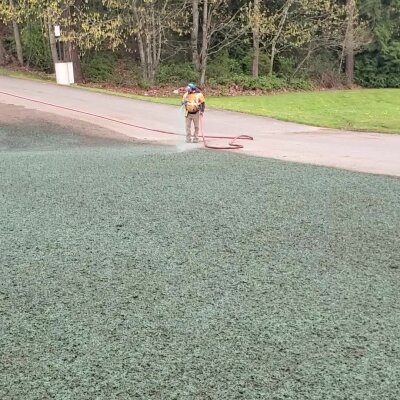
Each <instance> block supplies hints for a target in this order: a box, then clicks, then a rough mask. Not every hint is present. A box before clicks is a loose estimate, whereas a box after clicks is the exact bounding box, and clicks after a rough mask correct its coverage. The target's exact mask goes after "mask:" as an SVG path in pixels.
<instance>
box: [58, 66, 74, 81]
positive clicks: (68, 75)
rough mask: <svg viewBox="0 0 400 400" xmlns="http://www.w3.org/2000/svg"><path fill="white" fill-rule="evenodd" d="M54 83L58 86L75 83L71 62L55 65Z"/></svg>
mask: <svg viewBox="0 0 400 400" xmlns="http://www.w3.org/2000/svg"><path fill="white" fill-rule="evenodd" d="M55 70H56V81H57V83H58V84H59V85H70V84H71V83H75V79H74V66H73V64H72V62H58V63H56V64H55Z"/></svg>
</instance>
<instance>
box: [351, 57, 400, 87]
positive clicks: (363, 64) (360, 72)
mask: <svg viewBox="0 0 400 400" xmlns="http://www.w3.org/2000/svg"><path fill="white" fill-rule="evenodd" d="M355 77H356V82H357V83H358V84H359V85H361V86H365V87H370V88H400V64H396V63H393V62H387V61H386V60H382V59H381V58H380V57H379V54H369V53H365V54H362V55H360V56H359V57H358V58H357V62H356V70H355Z"/></svg>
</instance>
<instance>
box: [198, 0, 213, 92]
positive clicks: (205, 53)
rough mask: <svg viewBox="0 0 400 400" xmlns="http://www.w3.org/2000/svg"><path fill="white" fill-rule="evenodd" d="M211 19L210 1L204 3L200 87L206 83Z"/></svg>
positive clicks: (206, 0)
mask: <svg viewBox="0 0 400 400" xmlns="http://www.w3.org/2000/svg"><path fill="white" fill-rule="evenodd" d="M209 18H211V16H210V15H209V14H208V0H204V1H203V27H202V31H203V32H202V41H201V52H200V71H199V72H200V85H204V83H205V81H206V68H207V58H208V31H209V24H210V21H209Z"/></svg>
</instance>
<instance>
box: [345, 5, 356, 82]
mask: <svg viewBox="0 0 400 400" xmlns="http://www.w3.org/2000/svg"><path fill="white" fill-rule="evenodd" d="M355 8H356V2H355V0H346V33H345V39H344V52H345V60H346V66H345V71H346V80H347V85H348V86H350V87H351V86H353V84H354V46H355V43H354V23H355V21H354V17H355Z"/></svg>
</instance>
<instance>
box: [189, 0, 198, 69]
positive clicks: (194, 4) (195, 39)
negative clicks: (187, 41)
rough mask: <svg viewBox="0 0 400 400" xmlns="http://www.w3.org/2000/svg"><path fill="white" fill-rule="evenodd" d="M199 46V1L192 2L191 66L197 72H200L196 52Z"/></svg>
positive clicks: (193, 0)
mask: <svg viewBox="0 0 400 400" xmlns="http://www.w3.org/2000/svg"><path fill="white" fill-rule="evenodd" d="M198 44H199V0H192V35H191V47H192V59H193V65H194V67H195V68H196V70H197V71H200V56H199V50H198Z"/></svg>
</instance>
